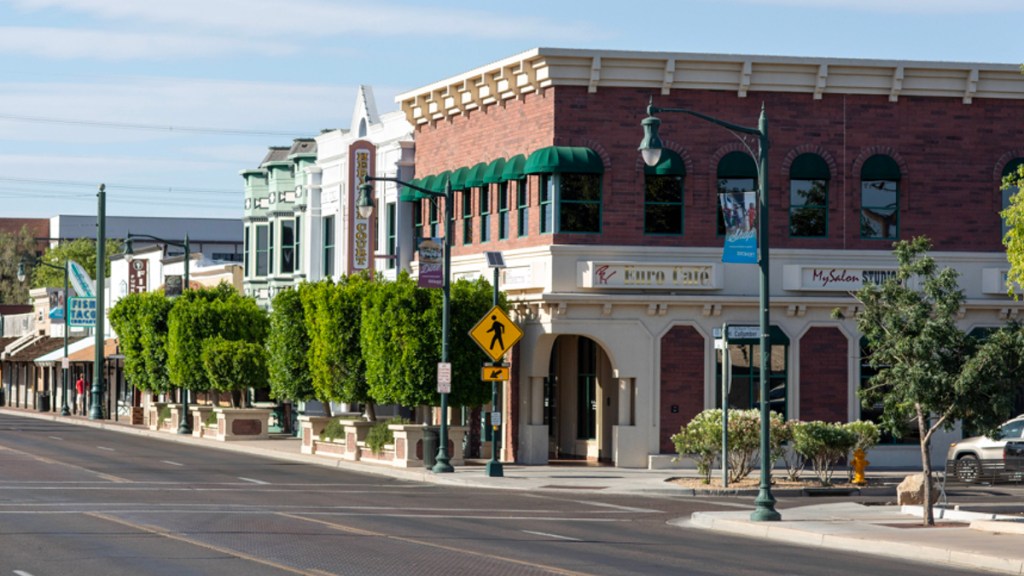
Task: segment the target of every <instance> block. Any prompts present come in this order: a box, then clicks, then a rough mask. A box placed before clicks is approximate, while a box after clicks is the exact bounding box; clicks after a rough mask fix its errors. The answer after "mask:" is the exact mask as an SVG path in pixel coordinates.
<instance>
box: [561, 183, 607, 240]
mask: <svg viewBox="0 0 1024 576" xmlns="http://www.w3.org/2000/svg"><path fill="white" fill-rule="evenodd" d="M554 180H555V181H556V182H557V186H558V231H559V232H563V233H564V232H583V233H590V232H594V233H598V232H600V231H601V175H600V174H555V178H554Z"/></svg>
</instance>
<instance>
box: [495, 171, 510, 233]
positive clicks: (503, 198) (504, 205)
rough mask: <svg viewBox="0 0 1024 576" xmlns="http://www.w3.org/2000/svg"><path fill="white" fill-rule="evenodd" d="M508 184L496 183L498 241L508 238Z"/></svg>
mask: <svg viewBox="0 0 1024 576" xmlns="http://www.w3.org/2000/svg"><path fill="white" fill-rule="evenodd" d="M508 195H509V191H508V182H499V183H498V240H505V239H506V238H508V225H509V201H508Z"/></svg>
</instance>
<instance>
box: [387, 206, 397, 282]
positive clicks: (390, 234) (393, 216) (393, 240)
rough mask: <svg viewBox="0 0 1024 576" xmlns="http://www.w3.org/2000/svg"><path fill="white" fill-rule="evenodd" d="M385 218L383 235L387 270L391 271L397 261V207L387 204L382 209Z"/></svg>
mask: <svg viewBox="0 0 1024 576" xmlns="http://www.w3.org/2000/svg"><path fill="white" fill-rule="evenodd" d="M384 209H385V211H386V214H387V218H386V220H385V224H384V225H385V227H386V229H385V231H384V234H385V235H386V236H387V255H388V256H390V258H388V259H387V268H388V270H393V269H394V268H395V266H396V265H397V262H396V261H397V260H398V212H397V211H398V206H397V205H396V204H395V203H394V202H388V203H387V204H386V205H385V207H384Z"/></svg>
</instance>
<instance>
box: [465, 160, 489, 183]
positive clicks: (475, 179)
mask: <svg viewBox="0 0 1024 576" xmlns="http://www.w3.org/2000/svg"><path fill="white" fill-rule="evenodd" d="M486 171H487V163H486V162H481V163H479V164H477V165H475V166H473V167H472V168H470V169H469V176H467V177H466V187H468V188H476V187H478V186H483V185H484V184H485V183H486V182H485V181H484V172H486Z"/></svg>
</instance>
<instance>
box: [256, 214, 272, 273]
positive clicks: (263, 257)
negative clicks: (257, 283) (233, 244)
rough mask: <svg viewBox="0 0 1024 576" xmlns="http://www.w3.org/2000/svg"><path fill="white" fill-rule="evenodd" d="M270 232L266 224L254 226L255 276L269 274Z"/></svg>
mask: <svg viewBox="0 0 1024 576" xmlns="http://www.w3.org/2000/svg"><path fill="white" fill-rule="evenodd" d="M269 250H270V231H269V227H268V226H267V225H266V224H257V225H256V276H266V275H267V274H269V273H270V257H269Z"/></svg>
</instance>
